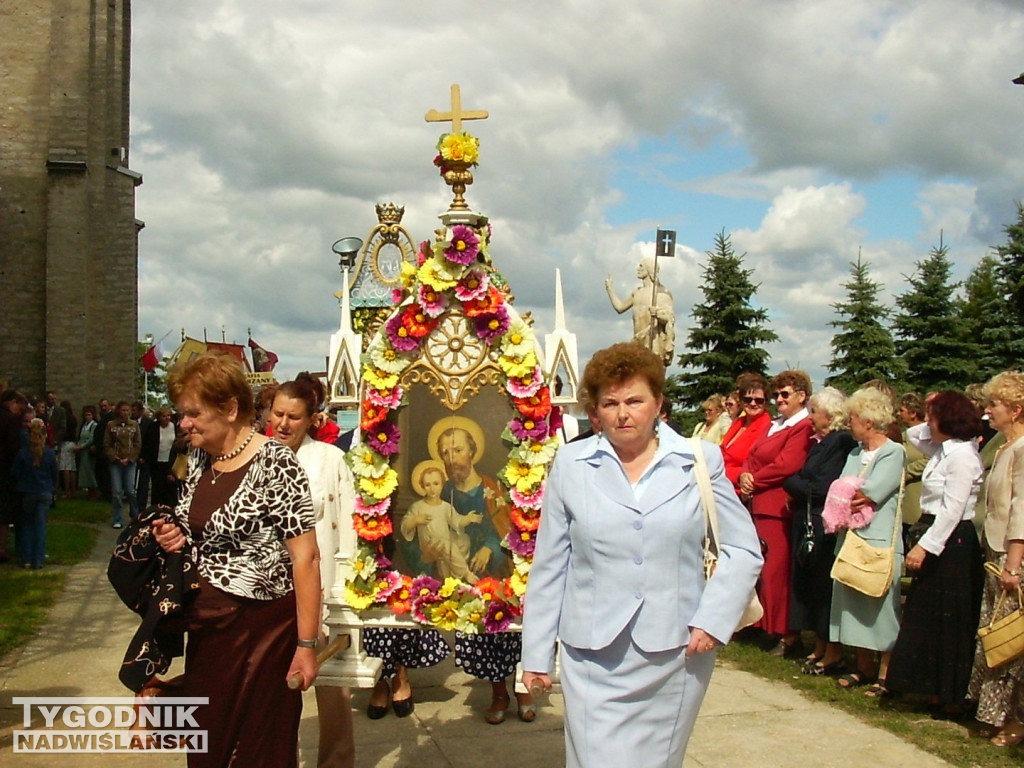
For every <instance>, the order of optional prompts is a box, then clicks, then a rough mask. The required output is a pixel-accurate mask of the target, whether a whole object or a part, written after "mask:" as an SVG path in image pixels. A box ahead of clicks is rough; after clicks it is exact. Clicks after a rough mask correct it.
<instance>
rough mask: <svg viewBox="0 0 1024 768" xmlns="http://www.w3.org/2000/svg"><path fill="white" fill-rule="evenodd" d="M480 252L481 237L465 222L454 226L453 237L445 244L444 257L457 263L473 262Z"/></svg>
mask: <svg viewBox="0 0 1024 768" xmlns="http://www.w3.org/2000/svg"><path fill="white" fill-rule="evenodd" d="M478 253H480V238H479V237H477V236H476V232H474V231H473V230H472V229H471V228H470V227H467V226H466V225H465V224H456V225H455V226H454V227H452V236H451V239H449V241H448V242H447V243H446V244H445V249H444V257H445V258H446V259H448V261H453V262H455V263H456V264H472V263H473V262H474V261H476V256H477V254H478Z"/></svg>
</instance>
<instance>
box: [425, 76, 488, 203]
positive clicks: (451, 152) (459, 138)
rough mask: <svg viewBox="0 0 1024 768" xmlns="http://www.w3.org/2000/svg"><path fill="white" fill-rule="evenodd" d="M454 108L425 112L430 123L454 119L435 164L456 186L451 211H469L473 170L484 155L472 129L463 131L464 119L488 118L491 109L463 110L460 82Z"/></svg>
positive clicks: (453, 93) (439, 146)
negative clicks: (468, 193)
mask: <svg viewBox="0 0 1024 768" xmlns="http://www.w3.org/2000/svg"><path fill="white" fill-rule="evenodd" d="M451 103H452V106H451V110H450V111H448V112H439V111H437V110H436V109H432V110H430V111H429V112H427V114H426V115H425V118H426V121H427V122H428V123H442V122H451V124H452V130H451V132H450V133H446V134H443V135H442V136H441V139H440V141H438V144H437V151H438V155H437V158H436V159H435V160H434V163H435V165H437V166H438V168H440V169H441V177H442V178H443V179H444V182H445V184H447V185H448V186H449V187H451V188H452V194H453V196H452V202H451V205H449V206H448V210H449V212H460V211H468V210H469V205H468V204H467V203H466V197H465V195H466V187H468V186H469V185H470V184H472V183H473V172H472V171H471V170H470V169H471V168H472V167H473V166H474V165H476V164H477V159H478V158H479V155H480V141H479V139H477V138H476V137H474V136H472V135H470V134H469V133H468V132H463V130H462V121H463V120H485V119H487V112H486V111H485V110H482V109H477V110H467V111H465V112H464V111H463V110H462V95H461V93H460V91H459V85H458V83H453V84H452V87H451Z"/></svg>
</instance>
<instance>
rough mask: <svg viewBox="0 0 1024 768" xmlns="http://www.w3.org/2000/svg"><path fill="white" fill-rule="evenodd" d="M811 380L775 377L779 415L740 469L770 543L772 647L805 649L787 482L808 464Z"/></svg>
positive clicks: (762, 592) (790, 651)
mask: <svg viewBox="0 0 1024 768" xmlns="http://www.w3.org/2000/svg"><path fill="white" fill-rule="evenodd" d="M810 396H811V380H810V378H809V377H808V375H807V374H806V373H804V372H803V371H800V370H790V371H783V372H782V373H780V374H779V375H778V376H776V377H775V378H774V379H772V400H773V401H774V402H775V409H776V410H777V411H778V412H779V417H778V418H777V419H775V420H774V421H773V422H772V423H771V426H770V428H769V429H768V431H767V432H766V433H765V434H764V435H763V436H761V437H759V438H758V439H757V441H756V442H755V443H754V444H753V445H752V446H751V447H750V451H749V452H748V453H747V459H746V461H744V462H743V467H742V469H741V470H740V477H739V487H740V497H741V498H745V499H749V500H750V503H749V505H750V511H751V514H752V515H753V516H754V527H755V528H757V535H758V536H759V537H760V539H761V541H763V542H765V543H766V544H767V551H766V552H765V561H764V569H763V570H762V571H761V580H760V581H759V582H758V588H757V596H758V597H759V598H760V599H761V605H763V606H764V617H763V618H762V619H761V622H760V624H759V626H760V627H761V628H762V629H763V630H764V631H765V632H766V633H768V639H769V641H770V642H769V645H768V649H770V651H771V653H772V654H773V655H775V656H785V657H786V658H796V657H797V656H799V655H801V653H802V648H801V647H800V633H799V632H796V631H792V630H790V627H789V580H790V578H789V577H790V573H789V564H790V550H791V540H792V521H793V511H792V509H791V508H790V506H789V494H787V493H786V491H785V489H784V488H783V487H782V482H783V481H784V480H785V479H786V478H788V477H789V476H790V475H795V474H796V473H797V472H799V471H800V470H801V468H803V466H804V461H806V460H807V452H808V450H810V447H811V434H812V432H813V431H814V427H813V426H812V424H811V419H810V414H808V412H807V406H806V404H807V398H809V397H810Z"/></svg>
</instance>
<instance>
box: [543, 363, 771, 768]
mask: <svg viewBox="0 0 1024 768" xmlns="http://www.w3.org/2000/svg"><path fill="white" fill-rule="evenodd" d="M664 383H665V369H664V366H663V365H662V363H661V361H660V360H659V359H658V357H657V356H656V355H655V354H654V353H653V352H651V351H650V350H648V349H646V348H644V347H642V346H639V345H636V344H632V343H626V344H616V345H614V346H612V347H609V348H608V349H604V350H601V351H600V352H598V353H597V354H595V355H594V357H593V359H591V361H590V363H589V364H588V365H587V368H586V371H585V372H584V375H583V382H582V386H583V390H584V391H585V392H586V395H587V400H588V405H587V408H588V412H589V414H590V417H591V421H592V422H593V423H595V424H596V425H597V426H598V427H599V434H597V435H595V436H593V437H590V438H588V439H586V440H583V441H579V442H574V443H570V444H568V445H566V446H563V447H562V448H561V449H559V453H558V455H557V457H556V458H555V463H554V466H553V468H552V471H551V475H550V478H549V480H548V484H547V490H546V492H545V498H544V510H543V515H542V517H541V526H540V532H539V534H538V538H537V550H536V554H535V556H534V563H533V567H532V569H531V571H530V580H529V587H528V589H527V594H526V609H525V615H524V618H523V669H524V670H526V671H525V672H524V674H523V683H524V684H525V685H526V687H527V688H530V687H532V686H534V685H537V684H539V685H541V686H542V687H544V688H547V687H549V686H550V684H551V680H550V678H549V676H548V675H549V673H550V672H551V670H552V669H553V667H554V656H555V639H556V637H557V638H559V639H560V640H561V643H562V654H561V673H562V688H563V692H564V695H565V715H566V717H565V722H566V764H567V765H568V766H606V765H629V766H634V767H635V768H643V767H644V766H672V765H675V766H679V765H682V762H683V754H684V752H685V750H686V742H687V740H688V739H689V736H690V732H691V730H692V729H693V724H694V721H695V720H696V718H697V712H698V710H699V709H700V704H701V702H702V700H703V698H704V693H705V692H706V691H707V687H708V683H709V682H710V680H711V673H712V670H713V668H714V663H715V654H714V652H713V651H714V649H715V648H716V647H717V646H719V645H721V644H722V643H725V642H728V641H729V638H730V637H731V636H732V633H733V630H734V629H735V628H736V624H737V623H738V621H739V619H740V616H741V614H742V613H743V609H744V607H745V606H746V605H747V602H748V600H749V598H750V595H751V592H752V590H753V587H754V583H755V581H756V580H757V575H758V573H759V572H760V569H761V564H762V557H761V552H760V547H759V545H758V541H757V534H756V533H755V531H754V526H753V523H752V522H751V519H750V515H749V513H748V512H747V511H746V510H745V509H744V508H743V507H742V506H741V505H740V503H739V501H738V499H737V497H736V493H735V491H733V488H732V484H731V483H730V482H729V481H728V480H727V479H726V477H725V475H724V471H723V462H722V456H721V453H720V451H719V450H717V449H716V448H715V446H713V445H711V444H708V443H704V444H703V447H704V451H705V456H706V459H707V463H708V465H709V469H710V473H711V478H712V485H713V488H714V495H715V501H716V508H717V510H718V520H719V528H720V538H721V542H720V554H719V561H718V567H717V569H716V571H715V573H714V575H713V576H712V577H711V579H710V580H708V581H707V582H705V580H704V576H703V567H702V563H703V546H702V542H703V538H704V530H705V522H704V520H705V518H704V511H703V508H702V506H701V500H700V490H699V488H698V485H697V480H696V477H695V475H694V454H693V448H692V444H691V443H690V442H689V441H687V440H685V439H684V438H682V437H680V436H679V435H678V434H676V433H675V432H673V431H672V430H671V428H669V427H668V426H666V425H665V424H659V423H658V421H659V420H658V411H659V407H660V405H661V400H662V390H663V388H664Z"/></svg>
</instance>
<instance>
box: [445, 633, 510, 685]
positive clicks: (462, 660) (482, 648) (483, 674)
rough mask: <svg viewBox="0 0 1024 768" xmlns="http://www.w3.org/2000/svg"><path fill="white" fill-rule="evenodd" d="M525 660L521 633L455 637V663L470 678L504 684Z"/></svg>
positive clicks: (458, 634) (457, 635)
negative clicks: (470, 676) (523, 659)
mask: <svg viewBox="0 0 1024 768" xmlns="http://www.w3.org/2000/svg"><path fill="white" fill-rule="evenodd" d="M522 657H523V637H522V635H520V634H519V633H518V632H496V633H494V634H490V635H487V634H484V635H467V634H463V633H462V632H456V633H455V663H456V664H457V665H458V666H459V667H461V668H462V670H463V671H464V672H465V673H466V674H467V675H472V676H473V677H476V678H478V679H480V680H488V681H490V682H492V683H500V682H501V681H502V680H504V679H505V678H507V677H508V676H509V675H511V674H512V673H513V672H515V671H516V665H517V664H518V663H519V660H520V659H521V658H522Z"/></svg>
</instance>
